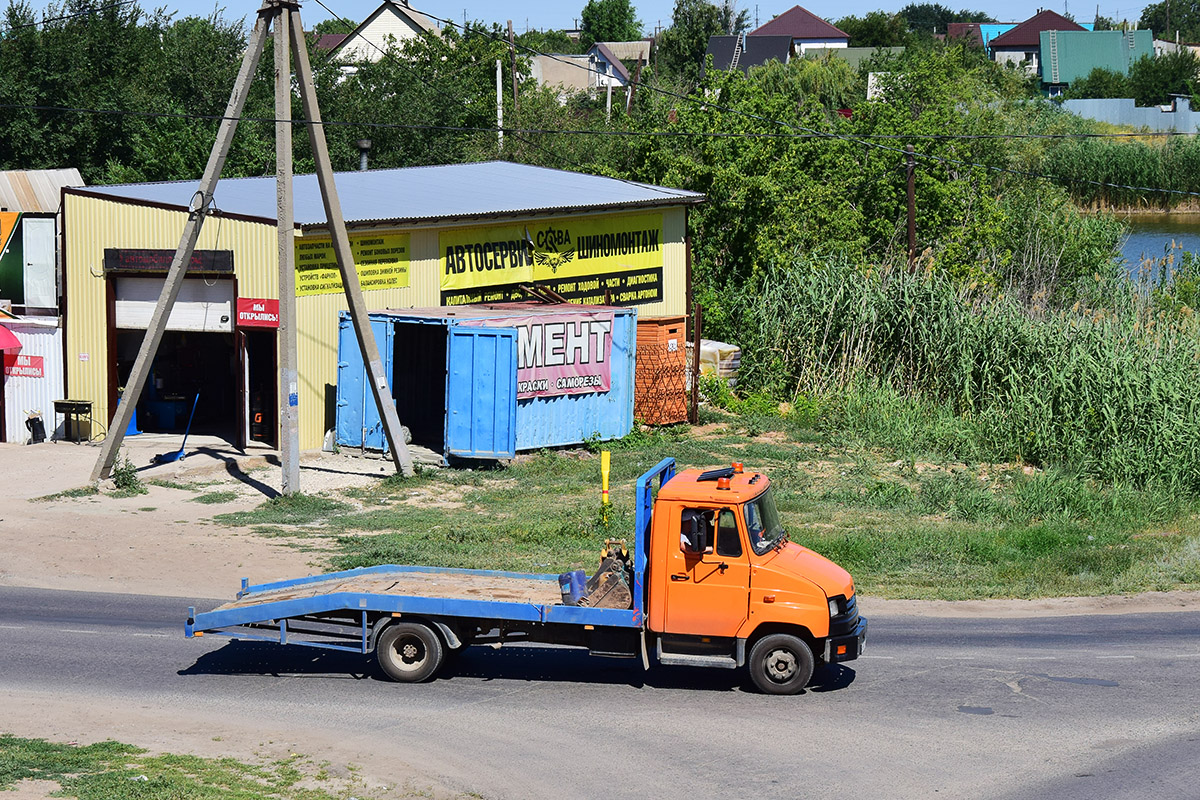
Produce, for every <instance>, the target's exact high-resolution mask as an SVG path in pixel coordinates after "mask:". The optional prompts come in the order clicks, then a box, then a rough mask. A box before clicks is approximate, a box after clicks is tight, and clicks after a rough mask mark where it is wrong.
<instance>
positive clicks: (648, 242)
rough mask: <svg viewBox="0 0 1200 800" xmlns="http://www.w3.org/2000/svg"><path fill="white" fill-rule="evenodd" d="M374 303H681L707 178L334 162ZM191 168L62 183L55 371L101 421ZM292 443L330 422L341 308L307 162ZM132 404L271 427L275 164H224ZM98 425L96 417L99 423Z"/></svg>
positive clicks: (185, 197)
mask: <svg viewBox="0 0 1200 800" xmlns="http://www.w3.org/2000/svg"><path fill="white" fill-rule="evenodd" d="M336 179H337V186H338V194H339V199H340V201H341V205H342V211H343V215H344V217H345V219H346V220H347V227H348V228H349V230H350V236H351V244H352V247H353V248H354V250H355V254H356V258H355V260H356V264H357V269H358V272H359V277H360V282H361V283H362V287H363V296H364V298H365V300H366V304H367V307H368V309H370V310H380V309H387V308H394V309H402V308H419V307H430V306H440V305H453V304H459V303H464V302H494V301H501V302H502V301H505V300H511V299H516V298H519V297H522V296H523V294H522V292H521V291H520V290H519V289H518V288H517V287H518V286H519V285H521V284H525V285H528V284H533V283H536V284H538V285H541V286H548V287H550V288H552V289H554V290H555V291H558V292H559V293H561V294H562V295H563V296H565V297H567V298H568V299H571V300H574V301H578V302H589V303H598V302H603V301H604V299H605V297H606V291H607V297H608V299H609V300H610V302H611V303H612V304H613V305H624V306H630V305H632V306H636V307H637V309H638V313H639V314H640V315H667V314H683V313H686V311H687V305H688V297H687V292H688V290H689V287H690V276H689V275H688V269H689V263H688V255H687V208H688V206H690V205H693V204H695V203H697V202H700V201H702V200H703V195H699V194H696V193H693V192H686V191H681V190H676V189H667V188H664V187H657V186H650V185H646V184H638V183H632V182H627V181H619V180H614V179H611V178H602V177H598V176H592V175H583V174H579V173H572V172H563V171H559V170H551V169H545V168H541V167H530V166H525V165H519V164H511V163H507V162H487V163H480V164H460V165H451V166H440V167H415V168H407V169H396V170H372V171H367V172H351V173H338V174H337V176H336ZM197 188H198V184H197V183H196V182H173V183H156V184H129V185H121V186H105V187H88V188H86V189H65V190H64V191H63V244H64V265H65V283H64V306H65V307H64V318H65V328H66V386H67V393H68V395H69V396H70V397H71V398H72V399H76V400H87V401H90V402H91V403H92V407H93V418H94V420H96V422H95V424H96V425H98V426H102V425H105V424H106V423H107V422H108V421H109V420H111V419H112V417H113V414H114V413H115V404H116V402H117V398H118V393H119V388H120V387H121V385H122V382H123V381H124V380H125V379H126V378H127V377H128V374H129V370H130V369H131V367H132V363H133V359H134V357H135V356H136V353H137V347H138V345H139V344H140V341H141V337H142V333H141V331H144V330H145V329H146V327H147V324H148V321H149V318H150V313H151V312H152V311H153V308H154V305H155V301H156V300H157V297H158V292H159V291H160V290H161V287H162V283H163V279H164V278H165V276H166V270H167V266H168V265H169V264H170V260H171V256H172V255H173V253H174V250H175V247H176V246H177V245H178V243H179V237H180V234H181V233H182V231H183V226H184V224H185V222H186V221H187V218H188V213H189V207H190V203H191V199H192V198H193V196H195V194H196V190H197ZM293 191H294V197H295V201H294V203H295V220H296V228H297V231H296V234H297V235H296V242H297V244H296V261H297V317H298V319H297V323H298V325H297V328H298V340H299V359H300V361H299V376H300V387H299V394H300V397H299V405H300V446H301V448H303V449H313V448H317V447H320V446H321V443H322V439H323V437H324V434H325V431H326V430H327V429H328V428H330V427H332V420H333V415H334V413H335V409H334V407H333V406H334V403H335V399H334V398H335V393H334V387H335V385H336V382H337V341H338V312H339V311H341V310H344V309H345V308H346V300H345V295H344V294H343V292H342V289H341V285H340V280H339V279H338V278H337V276H336V272H335V264H334V262H333V260H332V254H331V251H330V249H329V247H328V231H327V230H326V229H325V214H324V209H323V207H322V203H321V198H320V194H319V191H318V189H317V186H316V180H315V177H314V176H312V175H305V176H298V177H297V178H296V179H295V182H294V187H293ZM210 212H211V213H210V216H209V217H208V218H207V220H206V221H205V223H204V227H203V229H202V232H201V235H200V240H199V242H198V244H197V255H196V257H194V258H193V262H192V267H191V268H190V269H189V273H188V277H187V278H186V279H185V281H184V284H185V285H184V289H183V290H182V291H181V293H180V297H179V300H178V301H177V303H176V307H175V309H174V311H173V313H172V315H171V317H170V320H169V322H168V325H167V334H166V335H165V336H164V340H163V344H162V345H161V346H160V349H159V357H158V359H156V362H155V367H154V371H153V373H152V376H151V380H150V381H149V382H148V385H147V389H146V391H145V392H144V394H143V398H142V400H141V402H140V403H139V406H138V411H139V417H138V424H139V427H141V428H142V429H144V430H164V431H165V430H176V429H178V428H180V427H182V422H181V419H182V418H184V417H186V414H187V411H188V410H189V409H190V407H191V404H192V400H193V397H194V395H195V394H196V393H197V392H198V393H199V394H200V396H201V401H200V402H199V404H198V406H197V413H196V429H197V430H200V431H208V432H212V433H217V434H219V435H223V436H226V437H228V438H230V439H231V440H232V441H234V442H236V443H237V444H238V445H239V446H244V444H245V443H246V442H247V441H248V440H251V439H258V440H262V441H266V442H268V443H274V442H275V441H276V436H277V424H276V422H275V419H274V415H275V406H276V400H275V397H276V391H277V389H276V385H275V380H276V375H277V364H278V353H277V343H276V341H275V339H276V337H275V330H274V329H275V327H277V326H276V325H274V324H273V315H274V314H275V313H277V310H278V297H279V295H278V267H277V264H278V261H277V253H276V247H277V244H276V241H277V240H276V229H275V228H276V225H275V180H274V178H273V177H269V178H239V179H227V180H223V181H221V182H220V183H219V184H218V186H217V191H216V193H215V197H214V208H213V209H210ZM103 432H104V428H101V429H100V430H98V431H93V432H92V434H93V436H95V435H97V434H102V433H103Z"/></svg>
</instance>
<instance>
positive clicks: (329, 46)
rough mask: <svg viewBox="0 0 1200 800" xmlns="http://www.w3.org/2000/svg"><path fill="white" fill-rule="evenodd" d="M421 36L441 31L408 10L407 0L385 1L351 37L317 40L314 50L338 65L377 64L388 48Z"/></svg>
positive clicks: (349, 34) (427, 20) (429, 21)
mask: <svg viewBox="0 0 1200 800" xmlns="http://www.w3.org/2000/svg"><path fill="white" fill-rule="evenodd" d="M422 33H434V34H440V33H441V31H440V30H439V29H438V27H437V25H435V24H434V23H433V21H432V20H430V19H429V18H428V17H426V16H425V15H424V14H422V13H421V12H419V11H415V10H413V9H412V8H410V7H409V5H408V2H407V0H387V2H385V3H383V4H381V5H380V6H379V8H377V9H375V10H374V11H373V12H371V14H370V15H369V16H368V17H367V18H366V19H365V20H363V22H362V24H361V25H359V26H358V27H357V28H355V29H354V30H353V31H351V32H350V33H348V34H325V35H323V36H321V37H319V38H318V39H317V47H319V48H322V49H325V50H328V52H329V55H330V57H331V58H334V59H336V60H338V61H345V62H354V61H378V60H379V59H381V58H383V54H384V53H385V52H386V51H387V49H388V45H390V44H392V43H395V44H396V45H402V44H404V42H405V41H407V40H409V39H415V38H417V37H418V36H420V35H421V34H422ZM339 36H340V37H341V39H340V40H339V39H338V38H337V37H339Z"/></svg>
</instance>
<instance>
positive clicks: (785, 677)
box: [747, 633, 813, 694]
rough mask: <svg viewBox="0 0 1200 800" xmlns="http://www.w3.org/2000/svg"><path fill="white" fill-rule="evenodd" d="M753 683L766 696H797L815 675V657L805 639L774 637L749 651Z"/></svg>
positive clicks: (772, 635) (762, 640) (769, 637)
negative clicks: (813, 674)
mask: <svg viewBox="0 0 1200 800" xmlns="http://www.w3.org/2000/svg"><path fill="white" fill-rule="evenodd" d="M747 667H748V668H749V670H750V680H752V681H753V682H754V685H755V686H757V687H758V688H759V690H760V691H762V692H765V693H766V694H796V692H799V691H800V690H801V689H803V688H804V687H805V686H806V685H807V684H808V681H809V679H810V678H812V673H813V654H812V650H810V649H809V647H808V645H807V644H805V643H804V640H803V639H800V638H799V637H796V636H792V635H791V634H787V633H772V634H770V635H769V636H764V637H763V638H761V639H759V640H758V641H757V642H755V644H754V647H752V648H750V659H749V661H748V663H747Z"/></svg>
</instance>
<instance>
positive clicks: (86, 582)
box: [0, 434, 392, 599]
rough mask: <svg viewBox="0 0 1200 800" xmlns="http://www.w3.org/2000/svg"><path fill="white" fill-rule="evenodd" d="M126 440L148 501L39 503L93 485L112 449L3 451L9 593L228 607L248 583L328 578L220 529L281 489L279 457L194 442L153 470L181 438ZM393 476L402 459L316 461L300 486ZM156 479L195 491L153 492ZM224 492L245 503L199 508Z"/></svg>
mask: <svg viewBox="0 0 1200 800" xmlns="http://www.w3.org/2000/svg"><path fill="white" fill-rule="evenodd" d="M126 442H127V447H125V448H124V452H125V453H126V454H127V457H128V458H129V460H130V461H131V462H132V463H134V464H135V465H137V466H138V467H139V475H140V477H141V479H142V481H143V482H147V484H148V489H149V493H148V494H143V495H137V496H135V497H125V498H117V497H112V496H109V495H106V494H104V493H101V494H99V495H94V496H90V497H73V498H61V499H52V500H42V499H38V498H44V497H46V496H47V495H52V494H56V493H58V492H63V491H67V490H70V489H76V488H80V487H83V486H86V485H87V483H88V477H89V476H90V474H91V471H92V468H93V467H94V465H95V463H96V459H97V458H98V457H99V455H100V448H99V447H96V446H87V445H75V444H70V443H66V442H59V443H57V444H50V443H43V444H39V445H32V446H20V445H10V444H0V476H3V478H2V479H3V483H2V486H3V491H4V497H5V499H4V500H3V501H0V553H3V555H4V557H3V559H0V584H3V585H8V586H28V587H36V588H43V589H73V590H78V591H89V592H128V593H136V594H155V595H166V596H175V597H195V598H215V599H219V598H223V597H229V596H231V595H233V594H234V593H235V592H236V590H237V589H238V587H239V585H240V583H241V578H242V577H243V576H245V577H249V578H250V579H251V581H252V582H255V583H258V582H263V581H271V580H276V579H282V578H291V577H298V576H302V575H308V574H311V573H313V572H315V571H318V570H319V569H320V565H319V564H313V563H311V562H313V555H312V554H311V553H304V552H301V551H299V550H296V549H293V548H289V547H286V546H283V545H280V544H277V543H275V542H272V541H271V540H269V539H265V538H262V537H260V536H256V535H254V534H252V533H250V532H249V531H248V530H247V529H244V528H226V527H222V526H220V525H215V524H213V523H212V521H211V520H212V517H213V515H215V514H220V513H224V512H228V511H238V510H243V509H251V508H254V507H255V506H257V505H258V504H259V503H261V502H262V501H263V500H265V499H267V498H268V497H271V496H274V495H275V494H277V493H278V492H279V486H280V469H279V466H278V463H279V462H278V455H277V453H275V452H274V451H271V450H265V449H263V450H250V451H249V452H248V453H246V454H244V455H243V454H240V453H239V452H238V451H237V450H234V449H233V448H232V447H231V446H230V445H229V444H228V443H226V442H224V441H222V440H219V439H216V438H205V437H192V438H190V439H189V440H188V456H187V458H185V459H184V460H182V461H177V462H175V463H172V464H161V465H153V466H152V465H151V464H150V462H151V459H152V458H153V456H154V455H155V454H156V453H163V452H167V451H170V450H173V449H175V448H176V447H178V437H172V436H156V435H153V434H142V435H141V436H137V437H130V438H128V439H126ZM391 471H392V468H391V463H390V462H386V461H380V460H378V459H363V458H350V457H346V456H341V455H334V454H330V453H320V452H314V453H306V454H305V455H304V457H303V458H302V459H301V469H300V486H301V489H302V491H304V492H307V493H319V492H324V491H329V490H331V489H335V488H344V487H351V486H365V485H368V484H370V483H373V482H375V481H378V480H379V479H380V478H382V477H386V476H387V475H389V474H391ZM153 480H159V481H164V482H168V483H175V484H188V485H190V486H191V488H188V489H180V488H167V487H164V486H156V485H152V484H149V481H153ZM202 484H203V485H202ZM218 491H221V492H230V491H232V492H236V498H234V499H232V500H230V501H228V502H221V503H217V504H212V505H206V504H203V503H198V502H196V501H195V498H196V497H198V496H202V495H204V494H206V493H212V492H218Z"/></svg>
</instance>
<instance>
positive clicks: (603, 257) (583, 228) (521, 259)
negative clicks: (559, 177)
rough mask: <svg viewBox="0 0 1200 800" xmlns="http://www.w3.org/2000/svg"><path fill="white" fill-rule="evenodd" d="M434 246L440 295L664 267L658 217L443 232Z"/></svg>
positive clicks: (657, 215) (628, 217) (569, 220)
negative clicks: (438, 256)
mask: <svg viewBox="0 0 1200 800" xmlns="http://www.w3.org/2000/svg"><path fill="white" fill-rule="evenodd" d="M438 243H439V245H440V248H441V289H442V291H443V292H447V291H453V290H463V289H478V288H483V287H488V286H501V285H506V284H516V283H550V282H556V281H561V280H563V279H569V278H586V277H593V276H601V275H614V274H619V273H622V272H626V271H634V270H648V269H653V268H656V267H657V268H660V269H661V267H662V265H663V241H662V214H630V215H626V216H620V217H594V218H593V217H584V218H575V219H556V220H547V221H544V222H530V223H528V224H525V225H505V226H498V227H494V228H471V229H468V230H458V231H446V232H444V233H442V234H441V235H440V236H439V237H438Z"/></svg>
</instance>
